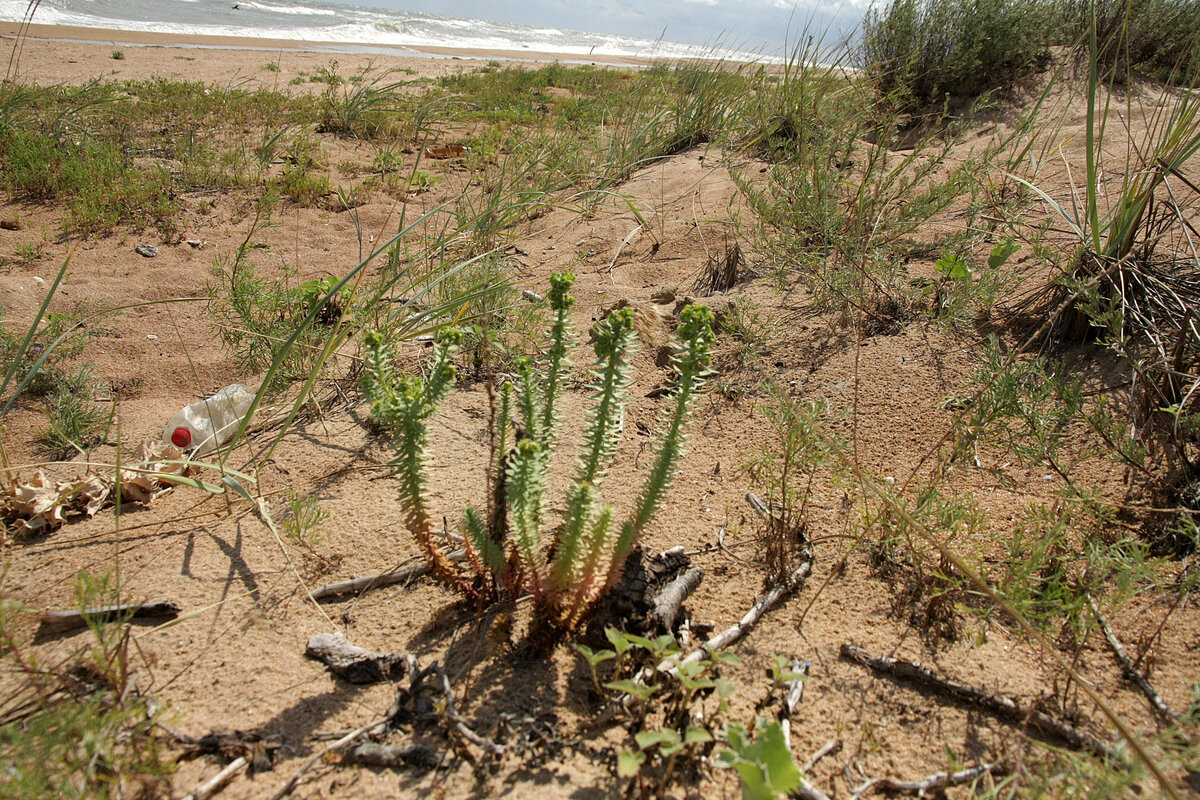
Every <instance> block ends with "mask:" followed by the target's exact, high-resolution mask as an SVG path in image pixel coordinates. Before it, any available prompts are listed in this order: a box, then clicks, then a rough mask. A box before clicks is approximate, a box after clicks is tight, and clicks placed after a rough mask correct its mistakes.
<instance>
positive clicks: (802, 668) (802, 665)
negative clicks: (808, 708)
mask: <svg viewBox="0 0 1200 800" xmlns="http://www.w3.org/2000/svg"><path fill="white" fill-rule="evenodd" d="M808 669H809V663H808V662H807V661H800V660H798V659H795V658H793V659H792V672H794V673H796V674H798V675H800V676H801V677H799V678H796V679H795V680H791V681H788V682H787V687H788V690H787V694H786V695H784V697H783V702H781V703H780V704H779V712H778V713H777V714H776V717H777V718H778V719H779V722H780V724H781V725H782V726H783V741H784V742H785V743H786V744H787V746H788V749H789V750H790V749H791V748H792V715H793V714H795V713H796V706H798V705H800V701H801V699H803V698H804V679H805V678H807V677H808Z"/></svg>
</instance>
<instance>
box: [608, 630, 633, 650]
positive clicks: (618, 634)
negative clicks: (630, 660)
mask: <svg viewBox="0 0 1200 800" xmlns="http://www.w3.org/2000/svg"><path fill="white" fill-rule="evenodd" d="M604 635H605V636H606V637H607V638H608V641H609V642H611V643H612V646H613V649H614V650H616V651H617V652H618V653H620V654H621V655H624V654H625V652H626V651H627V650H629V648H630V647H632V646H633V643H632V642H630V641H629V637H627V636H626V635H625V633H624V632H622V631H619V630H617V629H616V628H605V629H604Z"/></svg>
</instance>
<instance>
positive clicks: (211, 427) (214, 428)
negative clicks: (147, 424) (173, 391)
mask: <svg viewBox="0 0 1200 800" xmlns="http://www.w3.org/2000/svg"><path fill="white" fill-rule="evenodd" d="M252 402H254V394H253V393H252V392H250V391H249V390H248V389H247V388H246V387H245V386H243V385H242V384H240V383H235V384H232V385H231V386H226V387H225V388H224V389H222V390H221V391H219V392H217V393H216V394H214V395H213V396H212V397H209V398H208V399H206V400H201V401H199V402H196V403H192V404H191V405H190V406H186V407H184V408H183V409H180V411H179V412H178V413H176V414H175V416H173V417H171V421H170V422H168V423H167V426H166V427H165V428H163V435H162V438H163V441H166V442H170V443H171V444H173V445H175V446H176V447H178V448H179V449H180V450H188V449H193V450H194V452H195V455H204V454H205V453H208V452H211V451H213V450H215V449H217V448H218V447H220V446H221V445H223V444H224V443H225V442H227V441H228V440H229V437H231V436H233V434H234V433H235V432H237V429H238V425H240V424H241V423H242V417H244V416H246V412H247V411H249V410H250V404H251V403H252Z"/></svg>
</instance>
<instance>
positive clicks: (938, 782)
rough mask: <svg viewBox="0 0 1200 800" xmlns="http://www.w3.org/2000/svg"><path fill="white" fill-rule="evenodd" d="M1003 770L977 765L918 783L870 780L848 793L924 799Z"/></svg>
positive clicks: (998, 767)
mask: <svg viewBox="0 0 1200 800" xmlns="http://www.w3.org/2000/svg"><path fill="white" fill-rule="evenodd" d="M1004 771H1005V770H1004V768H1003V767H1002V766H1001V765H1000V764H979V765H978V766H974V767H971V768H970V769H964V770H959V771H958V772H949V773H947V772H936V773H934V774H933V775H930V776H929V777H928V778H923V779H921V780H919V781H898V780H894V779H892V778H871V779H870V780H869V781H867V782H866V783H864V784H862V785H860V786H859V787H858V788H857V789H855V790H854V791H853V792H851V793H850V797H851V798H857V797H861V796H862V795H864V794H866V793H867V792H870V791H874V790H882V791H885V792H905V793H907V794H915V795H917V796H918V797H926V796H927V795H930V794H940V793H941V792H942V791H944V790H945V789H947V788H949V787H951V786H961V785H962V784H964V783H971V782H972V781H975V780H978V779H979V778H982V777H983V776H984V775H987V774H1003V773H1004Z"/></svg>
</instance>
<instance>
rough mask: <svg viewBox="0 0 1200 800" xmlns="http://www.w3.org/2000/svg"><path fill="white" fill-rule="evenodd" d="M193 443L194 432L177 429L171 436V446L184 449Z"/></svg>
mask: <svg viewBox="0 0 1200 800" xmlns="http://www.w3.org/2000/svg"><path fill="white" fill-rule="evenodd" d="M191 443H192V432H191V431H189V430H188V429H187V428H176V429H175V432H174V433H172V434H171V444H173V445H175V446H176V447H178V448H180V449H183V448H184V447H187V446H188V445H189V444H191Z"/></svg>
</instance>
